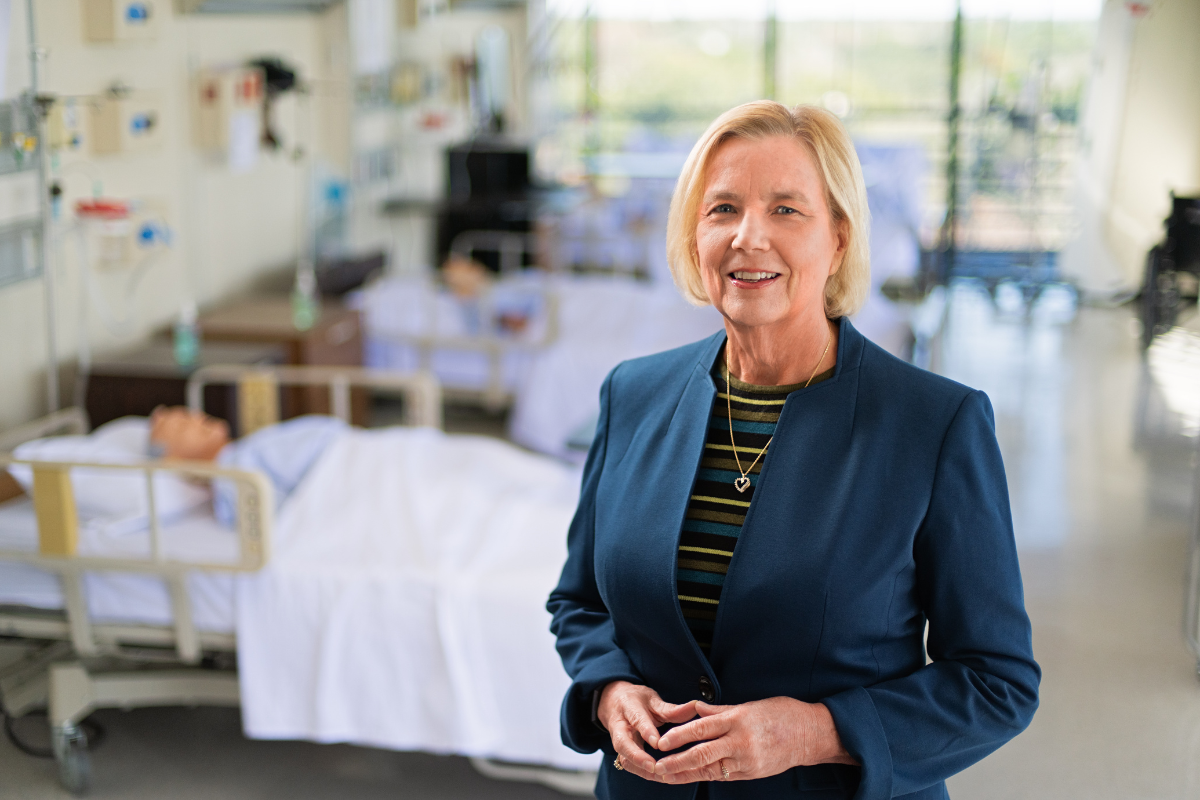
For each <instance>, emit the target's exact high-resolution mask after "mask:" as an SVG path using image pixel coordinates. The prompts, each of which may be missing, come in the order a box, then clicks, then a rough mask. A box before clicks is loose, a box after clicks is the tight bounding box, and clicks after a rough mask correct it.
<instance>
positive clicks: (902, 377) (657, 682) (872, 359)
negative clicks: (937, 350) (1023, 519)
mask: <svg viewBox="0 0 1200 800" xmlns="http://www.w3.org/2000/svg"><path fill="white" fill-rule="evenodd" d="M839 324H840V328H839V330H840V337H839V341H838V358H837V367H836V370H835V372H834V375H833V377H832V378H830V379H828V380H826V381H823V382H822V383H819V384H816V385H815V386H812V387H810V388H808V389H800V390H797V391H795V392H792V393H791V394H790V395H788V398H787V402H786V403H785V405H784V407H783V412H782V414H781V416H780V418H779V423H778V426H777V428H776V431H775V440H774V442H773V443H772V444H771V447H770V449H769V450H768V452H767V455H766V462H765V464H764V465H763V470H762V475H761V477H760V479H759V483H758V485H757V487H756V489H755V492H754V501H753V505H752V506H751V508H750V509H749V512H748V513H747V516H746V522H745V525H744V527H743V528H742V533H741V536H740V538H739V539H738V543H737V547H736V549H735V552H734V556H733V561H732V563H731V564H730V567H729V573H728V576H727V578H726V581H725V586H724V590H723V593H722V595H721V604H720V607H719V610H718V616H717V620H716V629H715V631H714V635H713V641H712V650H711V656H710V658H709V659H707V660H706V659H705V658H704V656H703V654H702V653H701V651H700V649H699V647H698V646H697V645H696V643H695V640H694V639H693V638H692V636H691V634H690V632H689V631H688V628H687V625H686V623H685V622H684V618H683V614H682V613H681V611H680V608H679V603H678V601H677V600H676V586H675V562H676V548H677V547H678V544H679V536H680V531H681V529H682V524H683V518H684V511H685V509H686V507H687V503H688V497H689V495H690V490H691V487H692V482H693V480H694V479H695V476H696V469H697V466H698V465H699V463H700V455H701V451H702V449H703V447H704V438H705V431H706V428H707V425H708V417H709V415H710V414H711V413H712V403H713V398H714V397H715V396H716V386H715V385H714V382H713V380H712V377H711V372H712V367H713V364H714V362H715V360H716V357H717V355H718V354H719V353H720V351H721V345H722V343H723V342H724V340H725V334H724V333H723V332H722V333H718V334H716V335H714V336H712V337H710V338H708V339H705V340H704V341H701V342H697V343H695V344H691V345H688V346H686V347H681V348H679V349H677V350H671V351H669V352H666V353H660V354H657V355H653V356H648V357H646V358H640V359H636V360H633V361H627V362H625V363H623V364H621V365H619V366H618V367H617V368H616V369H614V370H613V371H612V373H610V374H609V376H608V378H607V380H606V381H605V383H604V386H603V388H602V389H601V391H600V408H601V411H600V422H599V426H598V428H597V431H596V438H595V441H594V442H593V443H592V447H591V450H590V451H589V453H588V460H587V465H586V467H585V469H584V473H583V488H582V493H581V496H580V500H579V508H578V510H577V512H576V514H575V518H574V520H573V522H572V523H571V528H570V534H569V540H568V556H567V562H566V565H565V566H564V568H563V572H562V578H561V580H560V582H559V584H558V587H557V588H556V589H555V590H554V592H553V594H552V595H551V596H550V600H549V603H548V608H549V610H550V613H551V614H552V615H553V623H552V629H553V631H554V633H555V635H556V636H557V637H558V651H559V653H560V655H561V656H562V659H563V664H564V666H565V667H566V670H567V673H568V674H569V675H570V677H571V679H572V684H571V687H570V689H569V690H568V693H567V696H566V699H565V700H564V701H563V706H562V735H563V741H564V742H565V743H566V744H567V745H568V746H569V747H572V748H574V749H575V750H578V751H580V752H592V751H594V750H596V749H597V748H600V749H603V750H604V751H605V753H606V754H607V756H608V757H607V758H606V759H605V762H604V766H603V768H602V770H601V773H600V778H599V781H598V783H597V787H596V795H597V797H599V798H601V800H607V798H622V800H624V798H646V800H668V799H670V800H684V799H685V798H692V797H694V796H695V792H696V789H697V787H696V785H695V784H690V785H665V784H656V783H651V782H649V781H645V780H643V779H641V778H638V777H636V776H634V775H631V774H630V773H628V772H618V771H617V770H615V769H614V768H613V766H612V760H613V751H612V743H611V740H610V739H609V736H608V734H607V733H606V732H605V731H604V730H602V729H600V728H599V727H597V726H596V725H595V724H594V723H593V722H592V718H591V714H592V693H593V691H594V690H596V689H598V688H601V687H603V686H604V685H605V684H607V683H609V682H611V681H614V680H627V681H632V682H634V683H640V684H645V685H647V686H650V687H652V688H653V689H655V690H656V691H657V692H658V693H659V694H660V695H661V696H662V698H663V699H664V700H667V701H668V702H672V703H682V702H686V701H688V700H692V699H699V698H700V697H701V687H700V682H701V678H706V679H707V680H708V681H710V682H711V685H712V687H714V688H715V692H716V698H715V702H716V703H721V704H734V703H745V702H747V701H751V700H760V699H764V698H768V697H777V696H788V697H794V698H797V699H799V700H803V701H805V702H822V703H824V704H825V705H826V706H827V707H828V708H829V711H830V712H831V713H832V715H833V719H834V722H835V723H836V725H837V729H838V733H839V735H840V736H841V739H842V742H843V744H844V745H845V747H846V749H847V750H849V752H850V753H851V754H852V755H853V756H854V757H855V759H857V760H858V761H859V762H860V763H861V764H862V766H861V768H860V767H845V766H837V765H819V766H815V767H797V768H794V769H791V770H788V771H787V772H785V773H783V774H781V775H776V776H774V777H771V778H765V779H762V780H758V781H744V782H730V783H712V784H710V785H709V796H710V797H711V798H712V799H713V800H725V798H759V797H762V798H766V797H770V798H779V797H801V796H803V797H804V798H806V799H807V800H817V798H831V799H832V798H850V797H853V798H855V800H868V799H869V800H876V799H877V798H878V799H879V800H882V799H883V798H890V797H906V798H914V799H915V798H920V799H921V800H925V799H926V798H942V797H946V796H947V795H946V788H945V784H944V780H945V779H946V778H947V777H948V776H950V775H952V774H954V773H956V772H958V771H960V770H962V769H964V768H965V767H967V766H969V765H970V764H972V763H974V762H976V761H978V760H979V759H981V758H983V757H984V756H986V755H987V754H988V753H991V752H992V751H993V750H995V749H996V748H998V747H1000V746H1001V745H1002V744H1004V742H1006V741H1008V740H1009V739H1010V738H1012V737H1013V736H1015V735H1016V734H1017V733H1019V732H1020V731H1022V730H1023V729H1024V728H1025V727H1026V726H1027V725H1028V724H1029V721H1030V719H1031V718H1032V717H1033V712H1034V710H1035V709H1036V708H1037V704H1038V683H1039V680H1040V678H1041V673H1040V670H1039V668H1038V665H1037V664H1036V663H1035V662H1034V660H1033V651H1032V643H1031V635H1030V626H1029V619H1028V617H1027V616H1026V614H1025V608H1024V599H1023V596H1022V589H1021V575H1020V570H1019V567H1018V564H1017V553H1016V547H1015V545H1014V542H1013V533H1012V521H1011V516H1010V513H1009V504H1008V491H1007V487H1006V484H1005V479H1004V465H1003V464H1002V462H1001V459H1000V450H999V448H998V447H997V444H996V436H995V430H994V422H993V418H992V410H991V405H990V403H989V402H988V399H987V396H986V395H985V394H983V393H982V392H979V391H973V390H971V389H969V388H967V387H965V386H961V385H959V384H957V383H954V382H953V381H950V380H947V379H945V378H941V377H938V376H936V375H933V374H932V373H929V372H925V371H923V370H920V369H917V368H916V367H913V366H911V365H909V364H907V363H905V362H903V361H901V360H899V359H897V358H894V357H892V356H891V355H889V354H888V353H886V352H885V351H883V350H882V349H880V348H879V347H877V346H876V345H874V344H872V343H871V342H869V341H867V340H866V339H865V338H864V337H863V336H862V334H860V333H859V332H858V331H856V330H855V329H854V327H853V326H852V325H851V324H850V322H849V321H848V320H846V319H844V318H843V319H842V320H841V321H840V323H839ZM927 621H928V623H929V637H928V657H929V663H928V664H927V663H926V648H925V646H924V644H923V641H922V638H923V632H924V630H925V624H926V622H927Z"/></svg>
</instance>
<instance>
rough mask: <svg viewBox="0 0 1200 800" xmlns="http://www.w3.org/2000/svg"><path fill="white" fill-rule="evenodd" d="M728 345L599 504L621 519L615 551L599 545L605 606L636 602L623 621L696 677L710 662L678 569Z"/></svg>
mask: <svg viewBox="0 0 1200 800" xmlns="http://www.w3.org/2000/svg"><path fill="white" fill-rule="evenodd" d="M724 341H725V335H724V333H723V332H722V333H719V334H717V335H715V336H713V337H712V338H711V339H710V340H709V342H708V347H706V348H705V349H704V351H703V353H702V355H701V357H700V359H699V360H698V361H697V363H695V364H694V366H693V369H692V371H691V373H690V374H689V376H688V378H687V380H686V382H685V383H684V384H683V387H682V391H681V392H680V394H679V395H678V399H677V401H676V402H675V403H674V404H673V405H668V404H667V403H665V402H664V403H663V407H662V412H661V414H655V415H652V416H650V417H648V418H646V419H645V420H643V421H642V423H641V424H640V425H639V430H638V431H637V432H636V433H635V434H634V437H633V438H634V443H633V444H632V446H631V447H630V448H629V450H628V452H627V453H626V455H625V456H624V458H623V459H622V460H621V462H620V467H619V469H617V470H614V471H613V472H612V473H610V474H611V475H612V477H613V481H612V483H611V484H609V485H608V486H606V487H604V488H603V497H602V498H599V499H600V500H601V501H602V502H603V503H604V505H605V506H606V507H608V508H611V509H613V511H614V514H613V516H612V517H611V518H610V519H609V522H608V524H606V525H605V528H606V529H607V530H609V531H611V533H612V539H611V541H612V542H613V543H614V545H615V546H614V547H612V548H609V547H604V546H602V545H598V547H599V550H598V552H597V558H598V563H597V568H598V570H599V571H600V572H601V573H603V574H609V575H612V576H613V577H614V578H616V580H615V581H614V582H613V583H612V584H609V585H608V587H607V589H608V591H607V592H606V597H605V599H606V602H609V604H610V609H612V610H614V611H615V610H616V609H615V608H613V604H614V603H615V604H623V602H624V600H625V599H626V598H637V601H638V607H637V608H622V609H621V610H623V611H625V612H627V614H622V617H623V618H624V619H626V620H627V621H628V624H633V625H635V626H642V627H643V634H644V635H645V636H647V637H648V638H650V639H651V640H653V641H657V642H659V643H661V644H662V645H663V647H662V650H663V652H664V653H669V654H671V655H672V656H673V657H675V658H677V659H679V662H680V663H679V666H680V667H686V669H685V670H684V674H689V675H690V674H694V673H695V671H696V669H697V665H698V664H703V663H704V660H703V656H702V654H701V653H700V650H699V648H698V647H697V646H696V644H695V640H693V639H692V637H691V634H690V633H689V632H688V629H687V624H686V623H685V622H684V619H683V612H682V611H681V610H680V608H679V601H678V599H677V597H676V595H677V594H678V592H677V590H676V587H675V564H676V560H677V558H676V556H677V553H678V549H679V536H680V532H681V530H682V529H683V518H684V514H685V513H686V512H687V504H688V499H689V497H690V496H691V490H692V484H693V483H694V482H695V478H696V468H697V466H698V465H699V463H700V456H701V453H702V451H703V450H704V439H705V436H706V434H707V427H708V416H709V414H711V413H712V404H713V398H714V397H715V396H716V391H717V390H716V385H715V384H714V383H713V380H712V377H711V376H710V374H709V370H710V368H711V366H712V363H713V361H714V360H715V358H716V354H717V353H718V352H719V351H720V348H721V345H722V344H723V343H724ZM663 399H664V400H665V399H666V398H663ZM638 440H641V441H640V442H639V441H638ZM605 538H607V537H605ZM610 559H634V560H636V561H637V562H638V564H637V565H636V566H633V567H631V566H630V565H628V564H626V565H624V566H623V568H622V569H619V570H609V569H608V565H607V563H605V562H608V561H609V560H610ZM668 620H669V622H668ZM664 623H666V624H665V626H664ZM664 688H666V687H664ZM688 691H689V692H691V691H694V688H689V689H688ZM689 696H690V695H689ZM664 697H666V695H664ZM683 699H687V698H686V697H684V698H683ZM680 702H682V701H680Z"/></svg>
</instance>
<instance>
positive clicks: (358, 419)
mask: <svg viewBox="0 0 1200 800" xmlns="http://www.w3.org/2000/svg"><path fill="white" fill-rule="evenodd" d="M199 326H200V335H201V337H202V338H203V339H204V341H205V342H243V343H246V342H253V343H261V344H274V345H277V346H278V347H280V348H281V349H282V350H283V353H284V363H286V364H321V365H333V366H351V367H356V366H361V365H362V360H363V335H362V322H361V320H360V317H359V313H358V312H357V311H355V310H353V309H349V308H344V307H342V306H341V305H338V304H336V303H330V302H328V301H326V302H325V303H324V304H323V305H322V309H321V316H320V317H319V318H318V320H317V323H316V324H315V325H313V327H312V328H310V329H308V330H306V331H301V330H297V329H296V326H295V325H294V324H293V323H292V304H291V301H290V299H289V298H287V297H267V298H256V299H252V300H243V301H240V302H236V303H231V304H230V305H227V306H223V307H221V308H216V309H213V310H212V311H208V312H205V313H204V314H201V315H200V319H199ZM329 411H330V406H329V393H328V391H327V390H326V389H323V388H321V389H287V390H284V396H283V414H284V417H285V418H286V417H291V416H296V415H299V414H328V413H329ZM369 413H370V397H369V396H368V395H367V393H366V392H362V391H355V392H354V394H353V396H352V397H351V418H352V420H353V421H354V424H356V425H365V424H366V423H367V421H368V417H369Z"/></svg>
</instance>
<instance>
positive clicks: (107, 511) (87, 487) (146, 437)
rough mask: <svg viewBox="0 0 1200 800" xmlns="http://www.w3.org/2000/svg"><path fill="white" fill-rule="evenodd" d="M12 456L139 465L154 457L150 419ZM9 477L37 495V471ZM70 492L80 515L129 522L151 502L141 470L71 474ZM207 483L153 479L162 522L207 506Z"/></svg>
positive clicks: (30, 446)
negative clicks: (71, 491) (35, 487)
mask: <svg viewBox="0 0 1200 800" xmlns="http://www.w3.org/2000/svg"><path fill="white" fill-rule="evenodd" d="M13 456H15V457H16V458H20V459H28V460H30V461H89V462H92V463H95V464H137V463H139V462H142V461H146V460H148V459H149V458H150V420H148V419H146V418H144V417H123V418H122V419H118V420H113V421H112V422H109V423H107V424H106V425H101V426H100V427H99V428H97V429H96V430H95V431H93V432H92V433H91V435H89V436H52V437H50V438H47V439H35V440H34V441H32V442H26V443H25V444H23V445H20V446H19V447H17V449H16V450H14V451H13ZM8 471H9V473H10V474H11V475H12V476H13V478H15V479H16V481H17V483H19V484H21V486H22V488H24V489H25V491H26V492H27V493H30V494H32V492H33V470H31V469H30V468H29V467H28V466H26V465H24V464H14V465H12V466H10V467H9V469H8ZM71 488H72V489H73V490H74V492H75V507H76V510H77V511H78V512H79V516H80V517H102V518H106V519H127V518H129V517H143V518H144V517H146V516H147V515H148V514H149V502H148V499H147V496H146V495H147V492H146V476H145V473H142V472H132V471H127V470H107V469H73V470H71ZM211 496H212V495H211V490H210V488H209V487H208V485H207V484H196V483H193V482H191V481H189V480H187V479H186V478H183V477H181V476H178V475H171V474H163V473H159V474H157V475H155V476H154V498H155V502H156V506H157V509H158V517H159V519H160V520H167V519H170V518H172V517H178V516H180V515H182V514H186V513H187V512H189V511H191V510H193V509H195V508H196V507H197V506H200V505H203V504H204V503H207V502H208V501H209V499H210V498H211Z"/></svg>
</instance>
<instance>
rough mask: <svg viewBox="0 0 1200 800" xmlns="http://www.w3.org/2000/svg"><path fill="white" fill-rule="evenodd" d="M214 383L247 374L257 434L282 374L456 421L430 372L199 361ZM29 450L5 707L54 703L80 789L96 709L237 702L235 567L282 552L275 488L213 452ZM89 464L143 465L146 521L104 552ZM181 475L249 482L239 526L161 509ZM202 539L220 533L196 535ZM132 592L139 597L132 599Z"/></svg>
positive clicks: (205, 379)
mask: <svg viewBox="0 0 1200 800" xmlns="http://www.w3.org/2000/svg"><path fill="white" fill-rule="evenodd" d="M212 383H234V384H236V385H237V386H238V389H239V391H238V406H239V421H240V428H241V431H240V432H241V433H242V434H243V435H245V434H247V433H250V432H252V431H253V430H255V429H257V428H260V427H263V426H265V425H268V424H271V423H272V422H275V421H277V420H278V418H279V407H278V397H279V394H278V388H279V387H280V386H299V385H304V386H313V385H325V386H328V387H329V391H330V395H331V406H332V408H333V411H334V414H335V415H337V416H339V417H341V418H342V419H343V420H344V421H348V419H349V413H350V391H351V389H353V388H358V387H362V388H366V389H374V390H381V391H388V392H394V393H398V394H401V395H403V397H404V399H405V408H406V413H407V421H408V422H409V423H410V424H414V425H428V426H435V427H436V426H440V424H441V398H440V393H439V390H438V386H437V382H436V381H435V380H434V379H433V378H432V377H430V376H428V375H425V374H416V375H396V374H387V373H377V372H372V371H370V370H363V369H357V368H334V367H276V368H270V369H262V368H253V369H251V370H247V369H246V368H244V367H220V366H212V367H205V368H202V369H200V370H197V371H196V372H195V373H194V375H193V377H192V379H191V381H190V382H189V386H188V396H189V400H190V401H191V404H192V406H193V407H199V405H200V398H202V396H203V388H204V386H205V385H208V384H212ZM86 430H87V420H86V417H85V415H84V414H83V412H82V411H81V410H79V409H67V410H65V411H60V412H57V413H55V414H52V415H50V416H49V417H47V418H45V419H43V420H40V421H38V422H35V423H31V424H30V425H26V426H23V427H21V428H19V429H16V430H14V431H11V432H9V433H8V434H6V435H5V436H3V437H0V445H3V447H4V449H5V450H7V451H11V449H12V448H14V447H16V446H17V445H19V444H22V443H24V442H26V441H29V440H33V439H38V438H41V437H44V436H49V435H56V434H64V433H66V434H80V433H85V432H86ZM0 452H3V451H0ZM14 466H16V467H18V468H19V467H21V466H24V467H25V468H27V469H28V470H29V472H30V473H31V474H32V493H31V494H32V496H30V497H24V496H16V497H13V496H11V495H13V494H15V492H13V491H12V490H11V489H10V490H9V491H7V492H6V493H5V494H6V495H9V496H0V500H2V501H4V502H0V567H4V568H5V573H4V575H3V577H2V579H0V636H5V637H10V638H18V639H22V640H25V641H26V642H28V643H29V644H30V645H31V647H30V649H29V651H28V653H27V654H26V656H25V657H24V658H23V659H21V660H20V661H18V662H17V663H15V664H12V665H10V666H8V667H7V668H6V669H5V670H4V671H3V672H2V673H0V691H2V699H3V702H4V712H5V713H6V714H8V715H10V716H12V717H17V716H21V715H23V714H25V713H27V712H28V711H30V710H32V709H35V708H38V707H41V706H44V705H47V704H48V714H49V721H50V725H51V736H52V745H53V752H54V757H55V760H56V761H57V763H58V767H59V776H60V779H61V781H62V783H63V785H64V786H65V787H66V788H67V789H69V790H71V791H73V792H76V793H81V792H83V791H85V790H86V789H87V787H88V785H89V782H90V761H89V756H88V751H87V741H86V736H85V734H84V732H83V730H82V728H81V727H80V722H81V721H82V720H83V719H84V718H85V717H86V716H87V715H88V714H90V713H91V712H92V711H93V710H95V709H99V708H113V707H118V708H131V707H137V706H153V705H196V704H210V705H237V704H238V702H239V691H238V682H237V674H236V672H234V671H233V670H232V669H231V668H230V666H231V665H232V664H233V657H232V656H233V654H234V652H235V649H236V637H235V634H234V629H233V623H232V616H231V615H230V614H229V613H228V605H229V603H231V601H232V589H233V584H232V580H231V576H232V575H233V574H236V573H246V572H253V571H256V570H258V569H260V568H261V567H262V566H263V565H264V564H266V563H267V560H268V559H269V557H270V550H271V529H272V504H271V503H270V502H269V501H268V499H267V498H269V497H270V494H269V491H270V490H269V486H268V485H267V482H266V479H265V478H264V477H263V476H262V475H260V474H257V473H254V472H248V471H244V470H237V469H226V468H221V467H218V466H214V465H213V464H210V463H206V462H182V461H172V462H166V461H146V462H144V463H137V464H113V463H86V462H50V461H32V460H27V459H19V458H15V457H13V456H12V455H11V454H8V455H3V454H0V470H2V469H8V468H10V467H14ZM79 469H87V470H93V471H95V472H96V473H97V474H100V473H102V474H105V475H108V476H110V477H111V476H112V474H113V473H117V474H125V475H128V476H136V478H138V479H140V480H142V481H144V483H143V486H144V491H145V495H144V497H145V500H146V510H147V513H146V515H145V520H144V522H143V523H142V526H141V527H143V528H144V530H141V531H139V533H140V534H144V535H138V536H133V537H129V536H125V537H122V538H124V539H126V540H127V541H126V546H125V547H124V548H118V549H123V550H124V551H126V552H119V553H116V554H113V553H112V552H111V551H108V552H98V550H99V549H100V548H98V547H97V543H98V540H103V539H105V531H104V530H103V525H102V524H97V523H95V521H94V520H88V519H83V520H81V519H80V515H79V514H78V513H77V507H76V497H75V490H74V488H73V484H72V480H71V472H72V471H73V470H79ZM179 478H183V479H185V480H197V479H198V480H204V481H213V480H223V481H229V482H231V483H232V484H233V485H235V486H236V497H237V501H236V529H235V530H233V531H230V530H228V529H226V528H224V527H223V526H221V525H220V524H219V523H217V522H216V520H215V519H214V518H213V517H212V515H211V513H210V512H207V511H197V512H194V513H188V514H185V515H183V516H182V517H178V516H177V517H175V518H173V519H171V520H169V521H168V520H165V519H162V518H161V515H160V514H159V511H158V508H157V506H158V504H159V502H160V500H161V496H162V494H163V492H164V483H163V481H164V479H179ZM109 538H110V539H111V537H109ZM198 542H204V543H205V544H204V545H203V546H201V547H199V548H197V547H195V546H194V545H195V543H198ZM108 543H110V544H111V541H110V542H108ZM189 543H192V546H190V547H189ZM85 582H87V583H88V586H87V590H88V591H87V592H86V595H87V596H88V597H87V598H86V599H85ZM164 587H165V592H163V591H162V590H163V588H164ZM156 589H157V590H158V591H156ZM123 592H124V593H127V594H128V595H129V596H130V598H131V599H130V601H129V602H125V603H124V604H122V602H121V599H122V597H121V596H122V593H123ZM23 595H24V596H23ZM98 596H99V597H100V598H102V599H100V603H99V604H100V605H101V606H102V610H101V613H100V614H99V615H97V614H96V613H95V612H96V610H97V609H96V607H95V606H96V602H95V601H96V599H97V597H98ZM103 598H107V600H105V599H103ZM214 598H218V599H217V600H216V601H214ZM220 598H224V600H225V604H224V608H222V603H221V602H220ZM88 599H91V600H93V602H92V603H91V604H90V607H89V602H88ZM147 599H149V602H148V603H147ZM222 611H224V612H225V613H221V612H222ZM198 612H199V613H198Z"/></svg>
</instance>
